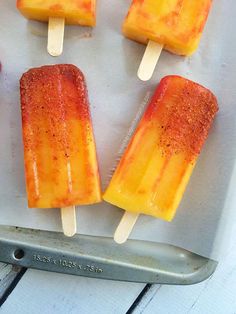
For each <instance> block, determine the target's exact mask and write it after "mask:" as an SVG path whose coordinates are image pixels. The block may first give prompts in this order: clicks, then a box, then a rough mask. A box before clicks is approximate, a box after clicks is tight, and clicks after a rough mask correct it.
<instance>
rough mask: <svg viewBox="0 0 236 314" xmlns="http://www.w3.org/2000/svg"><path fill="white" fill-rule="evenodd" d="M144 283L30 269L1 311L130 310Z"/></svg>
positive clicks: (112, 311) (83, 311)
mask: <svg viewBox="0 0 236 314" xmlns="http://www.w3.org/2000/svg"><path fill="white" fill-rule="evenodd" d="M144 286H145V285H144V284H137V283H125V282H115V281H106V280H100V279H91V278H85V277H77V276H70V275H64V274H57V273H49V272H43V271H38V270H27V272H26V273H25V275H24V276H23V278H22V279H21V281H20V282H19V283H18V285H17V287H16V288H15V290H14V291H13V292H12V294H11V295H10V296H9V298H8V299H7V300H6V302H5V303H4V304H3V306H2V307H1V314H9V313H16V312H17V313H18V314H26V313H34V314H41V313H57V314H60V313H61V314H65V313H70V314H73V313H75V314H77V313H97V314H98V313H101V314H106V313H126V312H127V310H128V309H129V308H130V306H131V305H132V304H133V302H134V301H135V299H136V297H137V296H138V295H139V294H140V292H141V291H142V290H143V288H144Z"/></svg>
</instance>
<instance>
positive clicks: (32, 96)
mask: <svg viewBox="0 0 236 314" xmlns="http://www.w3.org/2000/svg"><path fill="white" fill-rule="evenodd" d="M20 91H21V109H22V126H23V141H24V157H25V176H26V187H27V194H28V205H29V207H36V208H54V207H59V208H63V207H68V206H72V205H84V204H93V203H97V202H100V201H101V192H100V178H99V173H98V165H97V158H96V149H95V143H94V137H93V129H92V122H91V118H90V111H89V102H88V96H87V89H86V84H85V80H84V76H83V74H82V73H81V71H80V70H79V69H78V68H76V67H75V66H73V65H54V66H43V67H41V68H35V69H31V70H29V71H28V72H26V73H25V74H24V75H23V76H22V78H21V81H20Z"/></svg>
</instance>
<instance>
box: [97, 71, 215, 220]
mask: <svg viewBox="0 0 236 314" xmlns="http://www.w3.org/2000/svg"><path fill="white" fill-rule="evenodd" d="M217 111H218V105H217V100H216V98H215V96H214V95H213V94H212V93H211V92H210V91H209V90H208V89H206V88H205V87H203V86H201V85H199V84H197V83H194V82H192V81H189V80H187V79H184V78H182V77H179V76H167V77H165V78H163V79H162V80H161V82H160V84H159V86H158V87H157V89H156V91H155V94H154V96H153V98H152V100H151V102H150V104H149V106H148V108H147V110H146V112H145V114H144V116H143V118H142V119H141V121H140V123H139V125H138V127H137V129H136V131H135V133H134V135H133V137H132V139H131V141H130V143H129V145H128V147H127V149H126V151H125V153H124V155H123V157H122V159H121V161H120V163H119V165H118V167H117V169H116V171H115V173H114V175H113V177H112V179H111V182H110V184H109V186H108V188H107V190H106V191H105V193H104V196H103V198H104V200H105V201H107V202H109V203H111V204H113V205H116V206H118V207H120V208H123V209H124V210H126V211H128V212H132V213H135V214H137V215H138V214H141V213H143V214H147V215H151V216H154V217H157V218H162V219H164V220H167V221H171V220H172V219H173V217H174V216H175V213H176V210H177V207H178V205H179V203H180V201H181V199H182V197H183V194H184V191H185V188H186V186H187V183H188V181H189V179H190V176H191V174H192V171H193V168H194V166H195V164H196V161H197V158H198V155H199V153H200V151H201V148H202V146H203V144H204V142H205V140H206V138H207V135H208V132H209V129H210V126H211V124H212V122H213V119H214V117H215V114H216V112H217ZM199 197H201V196H199ZM133 217H134V218H135V216H133ZM132 219H133V218H132Z"/></svg>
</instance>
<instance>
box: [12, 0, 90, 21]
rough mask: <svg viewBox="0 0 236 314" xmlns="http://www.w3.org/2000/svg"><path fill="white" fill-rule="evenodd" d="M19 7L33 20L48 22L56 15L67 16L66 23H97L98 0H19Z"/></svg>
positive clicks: (58, 16) (56, 16) (23, 13)
mask: <svg viewBox="0 0 236 314" xmlns="http://www.w3.org/2000/svg"><path fill="white" fill-rule="evenodd" d="M17 8H18V10H19V11H20V12H21V13H22V15H24V16H25V17H26V18H28V19H32V20H37V21H42V22H47V21H48V20H49V18H51V17H54V18H65V22H66V24H79V25H86V26H95V24H96V0H66V1H65V0H45V1H42V0H18V1H17Z"/></svg>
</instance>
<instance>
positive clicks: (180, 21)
mask: <svg viewBox="0 0 236 314" xmlns="http://www.w3.org/2000/svg"><path fill="white" fill-rule="evenodd" d="M211 3H212V0H191V1H189V0H133V2H132V5H131V7H130V10H129V12H128V15H127V17H126V19H125V21H124V24H123V33H124V35H125V36H126V37H128V38H130V39H133V40H135V41H138V42H140V43H143V44H147V43H148V41H149V40H151V41H154V42H157V43H158V44H160V45H163V46H164V48H165V49H166V50H169V51H171V52H173V53H176V54H179V55H191V54H192V53H193V52H194V51H195V50H196V49H197V47H198V45H199V41H200V38H201V35H202V32H203V29H204V26H205V23H206V20H207V17H208V14H209V11H210V8H211Z"/></svg>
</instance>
